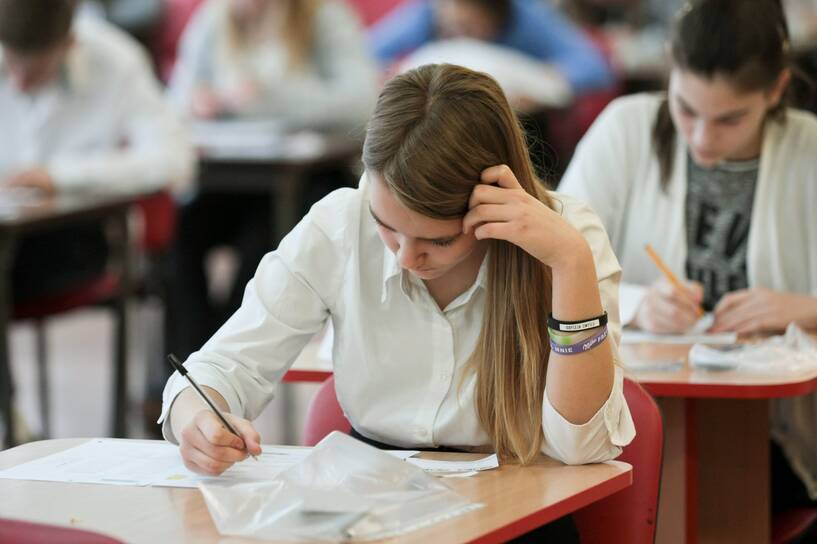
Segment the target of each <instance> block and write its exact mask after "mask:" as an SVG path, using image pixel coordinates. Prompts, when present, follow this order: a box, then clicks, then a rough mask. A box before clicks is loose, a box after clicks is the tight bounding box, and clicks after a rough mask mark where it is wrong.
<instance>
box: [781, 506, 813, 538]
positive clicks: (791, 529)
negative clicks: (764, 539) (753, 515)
mask: <svg viewBox="0 0 817 544" xmlns="http://www.w3.org/2000/svg"><path fill="white" fill-rule="evenodd" d="M815 523H817V508H794V509H792V510H787V511H785V512H780V513H779V514H776V515H775V516H774V518H773V519H772V544H786V543H788V542H796V541H797V539H798V538H801V537H802V536H803V533H805V532H806V531H807V530H808V529H809V528H810V527H811V526H812V525H814V524H815Z"/></svg>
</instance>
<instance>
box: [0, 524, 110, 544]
mask: <svg viewBox="0 0 817 544" xmlns="http://www.w3.org/2000/svg"><path fill="white" fill-rule="evenodd" d="M0 542H8V543H12V542H13V543H14V544H51V543H54V542H59V543H60V544H121V542H122V541H121V540H116V539H115V538H112V537H109V536H105V535H103V534H100V533H94V532H91V531H85V530H81V529H73V528H71V527H60V526H57V525H46V524H44V523H31V522H29V521H18V520H13V519H0Z"/></svg>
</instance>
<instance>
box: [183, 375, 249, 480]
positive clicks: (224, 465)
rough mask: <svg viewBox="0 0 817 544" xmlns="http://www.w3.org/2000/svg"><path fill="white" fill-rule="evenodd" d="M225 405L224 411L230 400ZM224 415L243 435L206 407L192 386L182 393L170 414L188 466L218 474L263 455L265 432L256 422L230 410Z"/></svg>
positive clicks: (212, 391) (197, 470) (214, 395)
mask: <svg viewBox="0 0 817 544" xmlns="http://www.w3.org/2000/svg"><path fill="white" fill-rule="evenodd" d="M207 393H208V395H210V396H211V398H213V397H216V395H218V394H217V393H215V391H214V390H212V389H210V388H207ZM214 393H215V394H214ZM220 397H221V396H220V395H218V396H217V397H216V398H220ZM222 402H223V400H222ZM219 404H221V402H219ZM224 405H225V406H222V407H223V408H225V409H224V410H222V412H226V402H224ZM224 417H225V418H227V420H228V421H229V422H230V424H231V425H232V426H233V427H234V428H235V430H236V431H238V433H239V434H240V435H241V437H240V438H239V437H238V436H236V435H234V434H233V433H231V432H230V431H229V430H228V429H227V428H226V427H225V426H224V424H223V423H222V422H221V420H219V419H218V416H216V415H215V414H214V413H213V411H212V410H210V409H209V408H202V402H201V401H200V400H199V398H198V397H197V396H196V394H195V392H194V391H193V389H192V388H188V389H185V390H184V391H182V392H181V393H179V396H178V397H177V398H176V400H175V401H174V403H173V408H172V410H171V412H170V418H171V426H172V428H173V433H174V435H175V436H176V437H177V438H178V441H179V453H181V456H182V459H183V460H184V465H185V466H186V467H187V468H188V469H190V470H192V471H193V472H196V473H198V474H205V475H207V476H218V475H219V474H221V473H222V472H224V471H225V470H227V469H228V468H230V467H231V466H233V465H234V464H235V463H238V462H240V461H243V460H245V459H246V458H247V456H249V455H261V436H260V435H259V434H258V431H256V430H255V428H254V427H253V426H252V423H250V422H249V421H247V420H246V419H243V418H240V417H238V416H235V415H233V414H230V413H224Z"/></svg>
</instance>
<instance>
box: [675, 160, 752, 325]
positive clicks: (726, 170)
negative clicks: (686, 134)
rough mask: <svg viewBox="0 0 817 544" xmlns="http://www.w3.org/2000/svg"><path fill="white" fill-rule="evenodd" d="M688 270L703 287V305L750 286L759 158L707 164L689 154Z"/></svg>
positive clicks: (712, 303)
mask: <svg viewBox="0 0 817 544" xmlns="http://www.w3.org/2000/svg"><path fill="white" fill-rule="evenodd" d="M687 164H688V168H687V196H686V231H687V261H686V273H687V277H688V278H689V279H690V280H694V281H698V282H701V283H702V284H703V286H704V309H706V310H711V309H712V308H714V306H715V305H716V304H717V303H718V301H719V300H720V299H721V297H722V296H723V295H725V294H726V293H729V292H730V291H735V290H737V289H745V288H746V287H748V285H749V281H748V278H747V272H746V245H747V240H748V239H749V225H750V224H751V219H752V204H753V202H754V198H755V188H756V186H757V174H758V165H759V160H758V159H754V160H751V161H740V162H727V163H722V164H719V165H717V166H715V167H714V168H704V167H701V166H698V165H697V164H695V161H693V160H692V158H691V157H688V158H687Z"/></svg>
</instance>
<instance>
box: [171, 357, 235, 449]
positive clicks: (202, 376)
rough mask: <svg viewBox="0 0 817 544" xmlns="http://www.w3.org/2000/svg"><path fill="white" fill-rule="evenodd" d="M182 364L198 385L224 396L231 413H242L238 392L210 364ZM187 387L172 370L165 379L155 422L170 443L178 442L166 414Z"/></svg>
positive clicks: (186, 383) (183, 380)
mask: <svg viewBox="0 0 817 544" xmlns="http://www.w3.org/2000/svg"><path fill="white" fill-rule="evenodd" d="M184 366H185V368H187V371H188V373H189V374H190V375H191V376H192V377H193V379H194V380H196V383H198V384H199V385H200V386H207V387H210V388H212V389H215V390H216V391H218V392H219V393H220V394H221V396H222V397H224V400H226V401H227V406H228V407H229V409H230V413H231V414H237V415H242V414H243V413H244V407H243V405H242V404H241V400H240V399H239V398H238V394H237V393H236V392H235V390H234V389H233V387H231V386H230V384H229V383H227V382H226V381H225V380H224V377H223V376H222V375H221V374H220V373H218V372H217V371H215V370H214V369H213V367H212V366H211V365H208V364H203V363H190V364H185V365H184ZM188 387H190V383H189V382H188V381H187V380H186V379H185V378H184V377H183V376H181V375H180V374H179V373H178V372H174V373H173V375H171V376H170V379H169V380H167V384H166V385H165V389H164V392H163V393H162V413H161V415H160V416H159V419H158V420H157V421H156V423H161V424H162V436H164V438H165V440H167V441H168V442H170V443H172V444H178V443H179V441H178V439H177V438H176V436H175V435H174V434H173V429H172V428H171V426H170V417H168V416H169V415H170V409H171V408H172V406H173V403H174V402H176V397H178V396H179V393H181V392H182V391H184V390H185V389H187V388H188ZM202 402H204V401H202Z"/></svg>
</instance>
